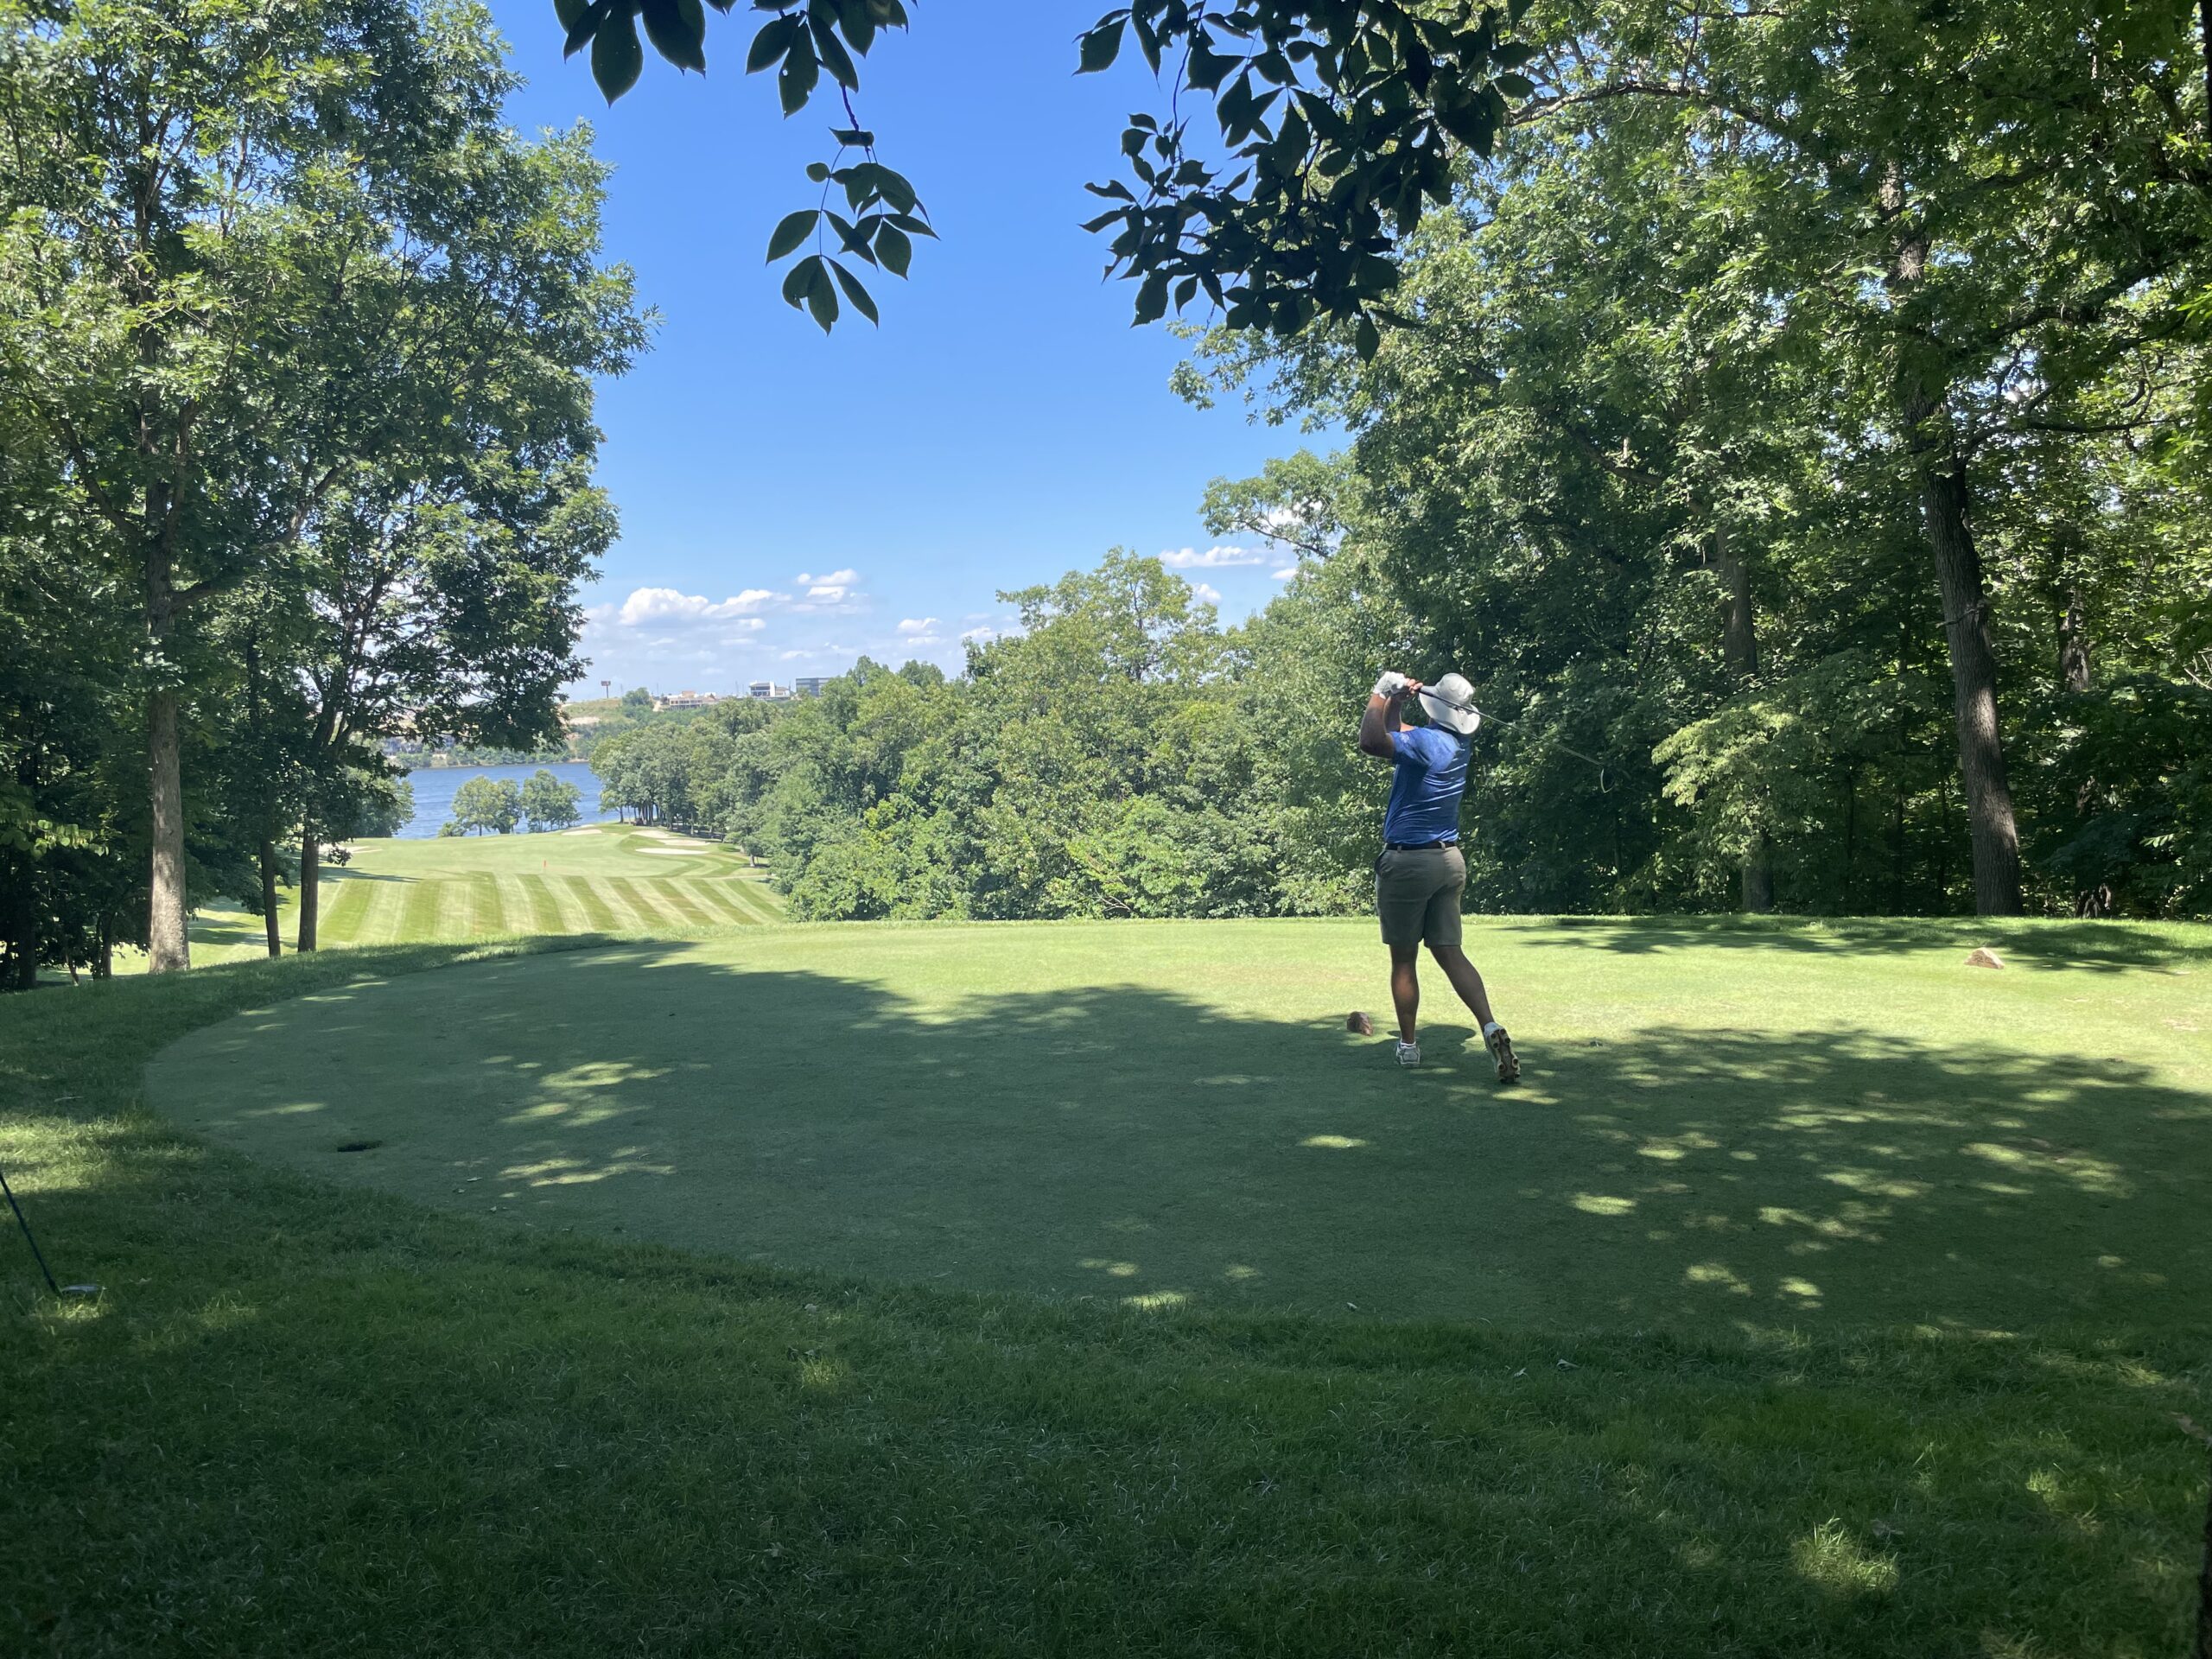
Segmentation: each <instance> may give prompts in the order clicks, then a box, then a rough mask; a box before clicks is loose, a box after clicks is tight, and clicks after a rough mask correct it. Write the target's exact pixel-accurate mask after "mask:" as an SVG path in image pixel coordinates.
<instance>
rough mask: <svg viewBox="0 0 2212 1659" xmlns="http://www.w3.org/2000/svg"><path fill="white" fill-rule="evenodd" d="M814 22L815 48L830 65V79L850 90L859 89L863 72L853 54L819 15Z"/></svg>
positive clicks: (825, 62) (826, 63) (824, 61)
mask: <svg viewBox="0 0 2212 1659" xmlns="http://www.w3.org/2000/svg"><path fill="white" fill-rule="evenodd" d="M813 22H814V49H815V52H816V53H817V55H818V56H819V57H820V58H821V60H822V61H823V63H824V64H825V65H827V66H828V67H829V77H830V79H833V80H835V81H836V83H837V84H838V85H839V86H842V87H843V88H845V90H846V91H848V92H854V91H857V90H858V89H859V86H860V84H861V72H860V71H859V70H858V69H857V68H855V67H854V65H853V59H852V54H850V53H849V52H847V51H846V50H845V43H844V42H843V41H841V40H839V39H838V38H837V32H836V30H835V29H831V28H830V27H829V24H828V23H826V22H823V20H822V19H821V18H820V17H819V16H817V17H816V18H815V19H814V20H813Z"/></svg>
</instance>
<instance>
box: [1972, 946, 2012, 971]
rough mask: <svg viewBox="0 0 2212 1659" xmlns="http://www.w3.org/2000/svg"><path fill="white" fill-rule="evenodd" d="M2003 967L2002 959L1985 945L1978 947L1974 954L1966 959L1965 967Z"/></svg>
mask: <svg viewBox="0 0 2212 1659" xmlns="http://www.w3.org/2000/svg"><path fill="white" fill-rule="evenodd" d="M2004 965H2005V961H2004V958H2003V957H1999V955H1998V954H1997V953H1996V952H1995V951H1994V950H1990V949H1989V948H1988V947H1987V946H1986V945H1982V946H1978V947H1977V948H1976V949H1975V950H1974V954H1973V955H1971V956H1969V957H1967V967H1969V968H2002V967H2003V966H2004Z"/></svg>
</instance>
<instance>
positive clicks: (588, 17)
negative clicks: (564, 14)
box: [561, 0, 607, 58]
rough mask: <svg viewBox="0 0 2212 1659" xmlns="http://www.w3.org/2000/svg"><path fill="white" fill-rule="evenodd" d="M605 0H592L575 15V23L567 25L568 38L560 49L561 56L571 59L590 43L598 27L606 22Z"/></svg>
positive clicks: (597, 31)
mask: <svg viewBox="0 0 2212 1659" xmlns="http://www.w3.org/2000/svg"><path fill="white" fill-rule="evenodd" d="M606 21H607V0H593V3H591V4H590V5H588V6H586V7H585V8H584V9H583V10H582V11H580V12H578V13H577V14H576V20H575V22H572V23H570V24H569V38H568V40H567V41H565V42H564V43H563V46H562V48H561V55H562V56H563V57H564V58H573V57H575V55H576V54H577V53H579V52H581V51H582V50H583V49H584V48H586V47H588V46H589V45H590V44H591V42H592V37H593V36H594V35H597V34H598V33H599V26H600V25H601V23H603V22H606Z"/></svg>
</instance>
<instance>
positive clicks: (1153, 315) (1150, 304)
mask: <svg viewBox="0 0 2212 1659" xmlns="http://www.w3.org/2000/svg"><path fill="white" fill-rule="evenodd" d="M1165 315H1167V273H1166V271H1164V270H1155V271H1154V272H1153V273H1152V275H1151V276H1149V277H1146V278H1145V279H1144V281H1143V283H1141V284H1140V285H1139V286H1138V289H1137V311H1136V316H1135V320H1134V321H1132V322H1131V323H1130V325H1129V326H1130V327H1132V328H1141V327H1144V325H1145V324H1147V322H1157V321H1160V318H1162V317H1163V316H1165Z"/></svg>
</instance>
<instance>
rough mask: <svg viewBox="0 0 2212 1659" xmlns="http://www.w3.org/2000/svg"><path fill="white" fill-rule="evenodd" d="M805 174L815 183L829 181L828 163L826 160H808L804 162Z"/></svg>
mask: <svg viewBox="0 0 2212 1659" xmlns="http://www.w3.org/2000/svg"><path fill="white" fill-rule="evenodd" d="M806 176H807V177H808V178H810V179H812V180H813V181H815V183H817V184H827V183H829V162H808V163H807V164H806Z"/></svg>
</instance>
